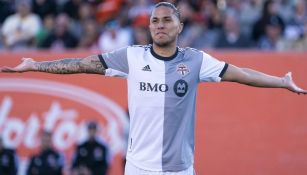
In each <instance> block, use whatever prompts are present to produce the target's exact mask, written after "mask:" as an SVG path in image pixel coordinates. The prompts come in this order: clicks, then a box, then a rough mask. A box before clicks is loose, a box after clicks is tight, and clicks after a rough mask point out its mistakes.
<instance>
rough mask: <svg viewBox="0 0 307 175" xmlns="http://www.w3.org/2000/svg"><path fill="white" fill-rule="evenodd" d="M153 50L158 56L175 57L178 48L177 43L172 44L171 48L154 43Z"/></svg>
mask: <svg viewBox="0 0 307 175" xmlns="http://www.w3.org/2000/svg"><path fill="white" fill-rule="evenodd" d="M153 50H154V51H155V53H156V54H158V55H160V56H162V57H170V56H173V55H174V54H175V53H176V50H177V47H176V43H174V44H170V45H169V46H163V47H161V46H158V45H156V44H155V43H153Z"/></svg>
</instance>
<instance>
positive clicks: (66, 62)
mask: <svg viewBox="0 0 307 175" xmlns="http://www.w3.org/2000/svg"><path fill="white" fill-rule="evenodd" d="M35 67H36V70H37V71H39V72H48V73H54V74H75V73H92V74H104V73H105V68H104V67H103V65H102V63H101V62H100V60H99V57H98V56H97V55H93V56H89V57H86V58H66V59H61V60H55V61H44V62H37V63H35Z"/></svg>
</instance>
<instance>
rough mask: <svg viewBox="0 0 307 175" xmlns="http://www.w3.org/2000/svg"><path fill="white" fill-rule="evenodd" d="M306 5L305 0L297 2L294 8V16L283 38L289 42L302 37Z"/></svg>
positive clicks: (306, 17)
mask: <svg viewBox="0 0 307 175" xmlns="http://www.w3.org/2000/svg"><path fill="white" fill-rule="evenodd" d="M306 5H307V3H306V1H305V0H297V1H296V3H295V6H294V9H295V11H294V15H293V17H292V18H291V20H290V21H289V23H288V25H287V26H286V29H285V38H286V40H289V42H293V41H295V40H299V39H300V38H302V37H304V25H305V22H306V21H307V7H306Z"/></svg>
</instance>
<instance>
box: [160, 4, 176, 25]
mask: <svg viewBox="0 0 307 175" xmlns="http://www.w3.org/2000/svg"><path fill="white" fill-rule="evenodd" d="M161 6H165V7H168V8H171V9H172V10H173V11H174V14H175V16H176V17H177V18H178V19H179V21H180V12H179V10H178V9H177V7H176V6H175V5H174V4H172V3H169V2H159V3H158V4H156V5H155V9H156V8H158V7H161Z"/></svg>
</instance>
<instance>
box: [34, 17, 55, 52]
mask: <svg viewBox="0 0 307 175" xmlns="http://www.w3.org/2000/svg"><path fill="white" fill-rule="evenodd" d="M54 23H55V22H54V16H53V15H48V16H45V18H44V21H43V27H42V28H41V29H40V30H39V31H38V33H37V35H36V39H35V40H36V46H37V47H39V48H40V47H42V46H43V42H44V41H45V40H46V38H47V37H48V36H49V35H50V34H51V32H52V31H53V30H54Z"/></svg>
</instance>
